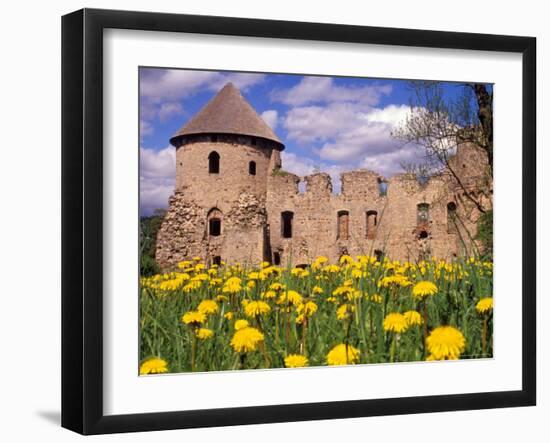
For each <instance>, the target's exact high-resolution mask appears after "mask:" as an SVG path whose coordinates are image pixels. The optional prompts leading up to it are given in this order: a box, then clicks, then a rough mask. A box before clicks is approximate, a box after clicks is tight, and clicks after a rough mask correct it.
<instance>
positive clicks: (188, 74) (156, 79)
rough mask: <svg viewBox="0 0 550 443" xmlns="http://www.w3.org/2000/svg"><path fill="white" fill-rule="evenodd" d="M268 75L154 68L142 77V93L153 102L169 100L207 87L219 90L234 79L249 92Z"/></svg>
mask: <svg viewBox="0 0 550 443" xmlns="http://www.w3.org/2000/svg"><path fill="white" fill-rule="evenodd" d="M264 78H265V76H264V75H263V74H246V73H224V72H217V71H190V70H183V69H159V70H150V71H147V72H146V73H144V74H143V75H142V77H141V79H140V94H141V96H142V97H146V98H148V99H150V100H151V101H153V102H159V101H162V100H166V99H168V100H170V101H175V100H179V99H182V98H185V97H188V96H190V95H194V94H196V93H197V92H200V91H204V90H209V91H217V90H219V89H221V88H222V87H223V86H224V85H225V84H226V83H228V82H233V83H234V84H235V86H237V87H238V88H239V89H240V90H241V91H246V90H247V89H248V88H250V87H251V86H253V85H255V84H257V83H261V82H262V81H263V80H264Z"/></svg>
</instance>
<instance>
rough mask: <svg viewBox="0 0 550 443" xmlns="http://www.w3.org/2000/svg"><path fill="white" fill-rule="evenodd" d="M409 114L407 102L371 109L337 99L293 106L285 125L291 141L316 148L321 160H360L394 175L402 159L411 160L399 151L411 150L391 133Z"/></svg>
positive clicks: (356, 162)
mask: <svg viewBox="0 0 550 443" xmlns="http://www.w3.org/2000/svg"><path fill="white" fill-rule="evenodd" d="M409 113H410V108H409V107H408V106H406V105H399V106H397V105H389V106H386V107H384V108H372V107H370V106H366V105H364V104H363V103H351V102H344V103H341V102H336V103H329V104H327V105H325V106H307V107H296V108H292V109H291V110H289V111H288V112H287V114H286V115H285V116H284V118H283V119H282V122H283V123H282V124H283V126H284V127H285V129H286V130H287V133H288V138H289V139H290V140H295V141H296V142H298V144H299V145H301V146H302V147H308V148H310V149H311V150H313V151H314V152H315V153H316V154H317V155H318V156H319V158H320V160H321V161H322V162H333V163H336V164H354V165H357V164H358V163H359V164H363V165H364V167H368V166H371V167H370V169H373V170H375V171H376V172H379V173H382V174H388V173H391V174H393V173H395V172H398V171H399V170H400V169H401V168H400V162H401V161H405V160H407V159H408V158H403V159H399V158H398V154H397V153H398V152H401V153H402V154H403V155H405V154H407V155H409V151H405V150H403V148H402V144H401V143H400V142H398V141H397V140H395V139H393V138H392V136H391V132H392V130H394V129H395V128H396V127H397V126H398V125H399V124H401V122H403V121H404V119H405V118H406V116H407V115H408V114H409ZM390 154H392V155H390ZM383 158H384V159H385V160H384V161H382V159H383ZM390 159H393V164H392V165H389V163H388V162H389V160H390ZM375 166H379V167H375Z"/></svg>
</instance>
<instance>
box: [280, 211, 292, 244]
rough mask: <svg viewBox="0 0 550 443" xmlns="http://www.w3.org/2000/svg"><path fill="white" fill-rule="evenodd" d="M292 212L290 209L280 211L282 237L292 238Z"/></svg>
mask: <svg viewBox="0 0 550 443" xmlns="http://www.w3.org/2000/svg"><path fill="white" fill-rule="evenodd" d="M293 218H294V213H293V212H291V211H284V212H281V236H282V237H283V238H292V219H293Z"/></svg>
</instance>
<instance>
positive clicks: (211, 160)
mask: <svg viewBox="0 0 550 443" xmlns="http://www.w3.org/2000/svg"><path fill="white" fill-rule="evenodd" d="M208 172H209V173H210V174H219V173H220V154H218V153H217V152H216V151H212V152H211V153H210V154H209V155H208Z"/></svg>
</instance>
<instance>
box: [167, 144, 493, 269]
mask: <svg viewBox="0 0 550 443" xmlns="http://www.w3.org/2000/svg"><path fill="white" fill-rule="evenodd" d="M262 143H263V142H262ZM262 143H257V142H256V144H255V145H252V144H251V139H250V137H245V136H242V137H237V136H227V137H219V136H218V138H217V140H216V141H215V142H213V141H212V140H211V139H210V138H209V136H207V135H205V136H203V137H195V138H194V139H193V140H192V142H188V143H187V144H184V145H183V146H181V147H180V148H178V150H177V154H176V158H177V184H176V192H175V194H174V195H173V196H172V197H171V199H170V208H169V210H168V213H167V215H166V218H165V220H164V222H163V224H162V227H161V229H160V232H159V236H158V240H157V261H158V263H159V264H160V266H161V267H162V268H163V269H170V268H173V267H174V266H175V265H176V264H177V262H179V261H182V260H188V259H190V258H192V257H194V256H198V257H201V258H202V259H203V260H205V261H207V262H210V263H211V262H212V261H213V260H214V259H215V258H216V257H220V258H221V259H222V260H224V261H226V262H228V263H235V262H240V263H245V264H253V265H257V264H258V263H259V262H260V261H262V260H267V261H270V262H274V261H276V260H277V259H276V256H277V255H278V257H279V260H280V264H281V265H286V264H292V265H300V264H308V263H311V261H312V260H313V259H314V258H315V257H317V256H319V255H325V256H327V257H329V259H331V261H337V260H338V259H339V258H340V257H341V256H342V255H343V254H349V255H352V256H355V255H376V254H382V253H383V254H385V255H387V256H389V257H390V258H391V259H399V260H409V261H418V260H421V259H423V258H427V257H429V256H435V257H438V258H445V259H451V258H453V257H454V256H460V255H469V254H471V253H472V252H473V251H472V250H471V249H469V248H470V247H471V246H470V245H472V243H473V244H474V245H475V242H472V240H473V237H475V233H476V222H477V219H478V217H479V214H480V213H479V211H478V210H477V208H476V207H475V205H474V204H473V203H472V201H471V200H470V199H468V198H467V194H466V192H464V189H463V188H462V187H461V186H458V185H457V180H460V181H461V182H463V183H464V184H465V186H466V188H467V189H470V188H471V189H477V188H478V187H479V185H480V184H483V185H484V186H485V188H486V189H488V190H489V194H490V190H491V188H492V184H491V183H490V180H489V181H487V180H488V176H487V174H486V169H487V158H486V155H485V153H484V152H483V151H482V150H481V149H479V148H477V147H475V146H473V145H466V144H464V145H461V146H460V147H459V149H458V151H457V153H456V156H455V157H453V158H452V159H451V161H450V162H449V164H450V165H452V168H453V171H455V174H456V175H453V174H451V173H450V171H449V170H445V171H443V172H442V173H441V174H440V175H437V176H435V177H432V178H430V180H428V181H427V182H426V183H419V181H418V180H417V179H416V178H414V177H411V176H410V175H407V174H401V175H396V176H394V177H392V178H391V179H390V180H387V181H386V180H385V179H384V177H382V176H380V175H379V174H377V173H375V172H373V171H369V170H356V171H349V172H345V173H343V174H342V175H341V181H342V188H341V192H340V193H339V194H333V192H332V183H331V179H330V176H329V175H328V174H326V173H317V174H312V175H309V176H306V177H303V178H301V177H299V176H297V175H294V174H291V173H288V172H284V171H283V170H281V169H280V168H281V159H280V154H279V151H278V150H275V149H272V145H270V144H269V143H268V142H266V143H263V144H262ZM214 150H215V151H216V152H217V153H218V154H219V155H220V173H219V174H209V173H208V155H209V153H210V152H212V151H214ZM251 160H253V161H255V162H256V175H255V176H251V175H249V173H248V162H249V161H251ZM484 180H485V181H486V183H484V182H483V181H484ZM301 181H303V182H304V183H305V191H304V192H300V186H299V183H300V182H301ZM381 182H385V183H386V188H387V189H386V192H381V187H380V183H381ZM486 198H487V199H489V200H490V198H491V197H490V195H488V196H487V197H486ZM419 204H424V205H426V204H427V205H428V218H427V220H424V219H422V220H420V221H419V216H418V213H419V208H418V205H419ZM452 205H456V209H455V210H454V212H453V214H454V216H452V217H451V216H450V212H449V211H450V209H449V208H450V207H451V206H452ZM213 208H215V209H216V210H217V211H219V212H220V213H221V219H222V222H221V225H222V231H221V235H220V236H211V235H209V232H208V217H209V213H210V211H212V209H213ZM285 211H290V212H292V214H293V217H292V236H291V238H284V235H283V222H282V215H281V214H282V213H283V212H285ZM374 212H375V213H376V215H375V218H376V226H374V225H373V220H374V219H372V218H371V220H370V223H371V224H370V226H369V228H368V227H367V225H368V223H369V222H368V220H367V214H373V213H374ZM339 214H340V216H339ZM371 216H372V215H371ZM340 217H342V218H340ZM339 219H340V220H346V222H343V221H341V222H340V226H344V225H345V226H346V228H345V229H342V228H341V229H340V230H339ZM369 229H370V230H369Z"/></svg>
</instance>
